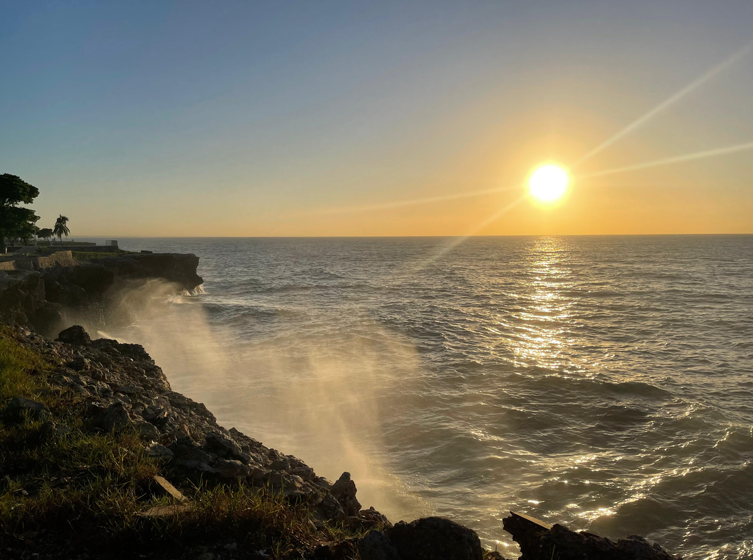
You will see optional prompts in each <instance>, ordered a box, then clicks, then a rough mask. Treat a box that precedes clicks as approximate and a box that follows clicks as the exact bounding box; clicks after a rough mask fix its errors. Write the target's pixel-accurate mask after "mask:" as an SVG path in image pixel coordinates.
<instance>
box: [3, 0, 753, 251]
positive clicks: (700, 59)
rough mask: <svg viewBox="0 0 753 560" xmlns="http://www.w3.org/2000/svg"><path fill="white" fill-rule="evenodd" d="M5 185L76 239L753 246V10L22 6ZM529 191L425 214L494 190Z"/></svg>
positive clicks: (513, 5)
mask: <svg viewBox="0 0 753 560" xmlns="http://www.w3.org/2000/svg"><path fill="white" fill-rule="evenodd" d="M0 9H1V10H0V13H2V18H0V173H12V174H15V175H20V176H21V177H22V178H23V179H24V180H26V181H28V182H30V183H32V184H33V185H35V186H37V187H38V188H39V189H40V191H41V193H42V194H41V195H40V197H39V198H38V199H37V202H36V203H35V204H34V208H36V209H37V211H38V213H39V214H40V215H41V216H42V220H41V221H40V223H39V225H40V226H42V227H52V225H53V222H54V219H55V217H57V215H58V214H59V213H63V214H65V215H67V216H68V217H69V218H70V222H69V225H70V228H71V231H72V234H73V236H74V237H76V236H81V237H83V236H87V235H89V236H108V237H116V236H129V235H130V236H133V235H137V236H138V235H142V236H285V235H292V236H308V235H317V236H319V235H323V236H328V235H338V236H339V235H343V236H350V235H463V234H466V233H469V232H471V231H475V232H476V233H479V234H487V235H494V234H612V233H751V232H753V150H742V151H739V152H736V153H730V154H725V155H718V156H716V157H709V158H703V159H697V160H691V161H686V162H681V163H675V164H669V165H663V166H657V167H652V168H647V169H642V170H634V171H626V172H623V173H615V174H611V175H604V176H599V177H596V176H594V177H591V178H587V179H578V176H582V175H587V174H593V173H596V172H599V171H603V170H611V169H615V168H621V167H626V166H631V165H634V164H640V163H644V162H650V161H653V160H660V159H663V158H671V157H674V156H682V155H685V154H690V153H695V152H702V151H706V150H713V149H717V148H724V147H727V146H733V145H738V144H744V143H749V142H753V93H752V92H753V54H748V55H747V56H741V57H739V59H738V60H736V61H735V62H734V63H732V64H728V65H727V66H726V67H724V68H723V69H722V70H721V71H719V72H718V73H716V74H715V75H714V76H712V77H711V78H710V79H708V80H707V81H705V82H704V83H703V84H701V85H700V86H698V87H697V88H695V89H693V90H692V91H691V92H689V93H688V94H687V95H685V96H684V97H682V99H680V100H679V101H678V102H677V103H674V104H672V105H671V106H669V107H668V108H666V110H663V111H661V112H659V113H657V114H656V115H655V116H654V117H653V118H651V119H648V121H647V122H645V123H644V124H643V126H640V127H637V128H636V129H635V130H633V131H632V132H631V133H630V134H628V135H626V136H624V137H623V138H621V139H619V140H618V141H617V142H615V143H614V144H612V145H610V146H609V147H608V148H606V149H604V150H603V151H601V152H599V153H598V154H596V155H595V156H593V157H592V158H590V159H589V160H588V161H586V162H584V163H583V164H582V165H581V166H580V167H578V168H577V170H574V171H573V172H572V174H573V175H574V176H575V177H576V178H575V180H574V181H573V183H572V188H571V190H570V193H569V196H568V197H567V198H566V199H565V200H564V201H562V202H561V203H560V204H558V205H555V206H553V207H551V208H542V207H540V206H538V205H535V204H532V203H530V202H529V201H524V202H522V203H520V204H518V205H516V206H514V207H513V208H512V209H510V210H509V211H508V212H506V213H502V214H501V215H500V216H499V218H498V219H496V220H493V221H491V222H490V223H488V225H487V226H485V227H482V228H481V229H477V228H478V226H479V225H480V224H483V223H485V222H487V221H488V219H489V217H490V216H492V215H494V214H497V213H499V210H500V209H502V208H505V207H506V206H507V205H509V204H510V203H512V202H514V201H516V200H517V199H518V198H519V197H520V196H521V195H522V194H523V184H524V182H525V179H526V177H527V175H528V174H529V173H530V171H531V169H532V168H534V167H535V166H536V165H537V164H539V163H541V162H546V161H556V162H559V163H560V164H562V165H564V166H569V165H570V164H571V163H573V162H574V161H577V160H578V159H579V158H581V157H582V156H583V155H584V154H586V153H588V152H589V151H590V150H592V149H593V148H594V147H596V146H597V145H599V144H601V143H602V142H604V141H605V140H607V139H608V138H610V137H611V136H613V135H614V134H616V133H617V132H618V131H620V130H621V129H623V128H624V127H626V126H628V125H630V124H631V123H633V122H634V121H635V120H636V119H638V118H640V117H641V116H642V115H644V114H645V113H647V112H648V111H650V110H651V109H653V108H654V107H656V106H657V105H659V104H660V103H662V102H663V101H665V100H667V99H668V98H670V97H671V96H672V95H674V94H676V93H677V92H679V91H680V90H682V89H683V88H685V87H686V86H688V84H691V83H692V82H693V81H694V80H697V79H698V78H699V77H701V76H702V75H704V74H705V73H706V72H708V71H709V70H711V69H712V68H714V67H716V66H717V65H719V64H721V63H723V62H724V61H725V60H727V59H728V58H729V57H730V56H731V55H733V54H734V53H736V52H738V51H739V50H740V49H741V48H744V47H745V46H746V45H749V44H750V43H751V41H753V2H751V1H750V0H739V1H732V0H722V1H718V2H710V1H708V0H676V1H670V0H666V1H661V2H657V1H656V0H645V1H644V0H631V1H630V2H626V1H624V0H619V1H609V0H598V1H596V0H594V1H586V0H569V1H563V0H551V1H543V0H542V1H535V2H534V1H530V2H528V1H526V2H524V1H517V0H516V1H512V0H510V1H501V0H497V1H472V0H469V1H462V2H461V1H453V2H443V1H439V0H432V1H427V2H407V1H397V2H389V1H384V0H381V1H379V2H366V1H350V2H332V1H316V2H313V1H310V0H306V1H302V2H294V1H285V2H271V1H270V2H251V1H247V0H244V1H238V2H233V1H227V0H218V1H212V2H207V1H197V2H193V1H188V0H181V1H175V2H169V1H166V0H165V1H162V0H160V1H155V0H147V1H140V2H139V1H117V2H114V1H113V2H108V1H102V0H97V1H92V2H77V1H73V0H66V1H55V2H52V1H49V2H46V1H43V0H35V1H31V2H23V1H4V0H0ZM503 187H510V190H502V191H498V192H492V193H487V194H485V195H479V196H469V197H466V198H451V199H447V200H435V201H425V202H423V203H421V204H407V205H402V206H396V205H394V203H397V202H401V201H409V200H414V199H424V198H427V199H432V198H440V197H444V196H447V197H451V196H455V195H459V194H464V193H466V194H467V193H471V192H475V191H480V190H490V189H497V188H503Z"/></svg>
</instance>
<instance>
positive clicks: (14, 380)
mask: <svg viewBox="0 0 753 560" xmlns="http://www.w3.org/2000/svg"><path fill="white" fill-rule="evenodd" d="M0 337H1V338H0V410H4V409H5V408H6V406H7V404H8V402H9V401H10V399H11V398H12V397H14V396H22V397H26V398H31V399H34V400H37V401H40V402H42V403H44V404H45V405H46V406H47V407H48V408H49V410H50V412H51V414H52V418H53V422H54V427H53V425H52V424H50V423H49V422H47V423H45V422H43V421H42V420H38V419H34V418H31V417H29V416H26V417H24V418H23V419H22V421H18V420H11V419H10V418H9V417H8V416H6V415H2V414H0V548H1V549H2V550H5V549H6V548H8V547H12V548H19V547H21V548H24V547H29V543H30V542H31V543H32V547H36V548H32V549H33V550H35V551H38V552H39V551H41V552H42V553H43V554H44V552H48V551H49V552H56V553H59V552H60V550H61V547H63V548H62V550H65V547H68V548H69V549H70V551H71V553H73V552H74V551H76V550H80V548H81V547H87V548H89V549H90V550H100V551H107V554H108V556H107V557H111V556H113V555H117V554H115V553H114V552H113V551H119V552H118V554H122V556H124V557H133V554H136V553H140V552H144V551H149V552H150V553H151V552H153V551H155V550H162V549H164V550H165V551H172V552H175V550H176V548H177V549H181V548H185V547H190V546H194V545H201V544H207V543H218V542H236V543H238V545H239V546H241V545H246V546H251V547H253V549H254V550H260V549H264V550H266V551H267V552H268V554H270V556H271V557H272V558H282V557H284V556H285V555H286V554H288V553H290V552H291V551H299V550H304V549H310V548H312V547H314V546H315V545H316V544H317V543H319V542H322V541H339V540H343V539H345V538H350V537H353V536H359V535H360V534H362V532H358V531H352V530H350V529H346V528H344V527H343V526H338V525H324V526H323V525H321V524H318V525H315V524H314V523H313V517H312V513H311V511H310V509H309V508H308V506H306V505H305V504H291V503H289V502H288V501H287V500H286V499H285V498H284V497H283V496H282V495H280V494H275V493H273V492H271V491H269V490H265V489H258V488H250V487H246V486H244V485H243V484H217V483H210V482H206V481H205V482H202V483H200V484H199V485H198V486H193V485H189V483H183V484H181V480H182V479H181V478H180V475H179V473H177V472H175V471H173V470H171V468H170V466H169V465H168V464H167V463H165V462H164V461H160V460H156V459H152V458H150V457H148V456H147V455H146V453H145V450H144V446H143V443H142V442H141V441H140V440H139V438H138V436H137V434H136V433H135V432H127V431H126V432H121V433H102V432H97V431H94V430H92V429H90V428H89V427H88V426H87V424H86V422H85V419H84V413H85V410H86V403H85V402H84V401H83V400H82V398H81V397H80V396H78V395H75V394H73V393H70V392H67V391H60V390H56V389H54V388H53V387H52V386H50V385H49V383H48V382H47V374H48V372H49V371H50V370H51V365H50V364H48V363H47V362H46V361H45V360H44V359H43V358H42V357H41V356H40V355H38V354H36V353H35V352H32V351H30V350H28V349H26V348H24V347H22V346H21V345H20V344H19V343H18V342H17V341H16V340H15V339H14V334H13V331H12V330H11V329H9V328H7V327H0ZM157 474H160V475H162V476H164V477H165V478H167V479H168V480H170V481H171V482H173V484H176V485H178V486H179V487H181V490H182V491H183V493H184V494H185V495H186V496H187V497H188V498H189V503H190V507H189V508H188V509H187V511H185V512H183V513H180V514H175V515H168V516H164V517H144V516H143V515H140V513H143V512H144V511H146V510H148V509H149V508H152V507H155V506H166V505H169V504H171V503H172V502H171V500H172V498H169V497H165V496H163V495H162V494H160V493H158V492H157V487H156V484H155V483H154V481H153V477H154V476H155V475H157ZM42 534H44V537H43V538H42V539H37V537H39V536H40V535H42ZM40 547H41V548H40ZM45 547H46V548H45Z"/></svg>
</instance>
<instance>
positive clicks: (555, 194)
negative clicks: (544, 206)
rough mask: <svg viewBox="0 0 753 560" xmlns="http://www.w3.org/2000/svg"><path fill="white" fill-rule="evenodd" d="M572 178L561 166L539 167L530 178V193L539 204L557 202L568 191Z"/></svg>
mask: <svg viewBox="0 0 753 560" xmlns="http://www.w3.org/2000/svg"><path fill="white" fill-rule="evenodd" d="M569 183H570V177H569V176H568V174H567V171H565V169H563V168H562V167H560V166H559V165H554V164H547V165H541V166H539V167H537V168H536V169H535V170H534V171H533V173H531V176H530V177H529V178H528V192H529V193H530V194H531V196H533V198H535V199H536V200H538V201H539V202H555V201H556V200H559V199H560V198H562V197H563V196H564V194H565V192H566V191H567V185H568V184H569Z"/></svg>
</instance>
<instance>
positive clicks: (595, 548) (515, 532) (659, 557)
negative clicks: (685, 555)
mask: <svg viewBox="0 0 753 560" xmlns="http://www.w3.org/2000/svg"><path fill="white" fill-rule="evenodd" d="M510 513H511V515H510V517H506V518H505V519H503V521H502V522H503V524H504V528H505V530H506V531H507V532H508V533H510V534H511V535H512V538H513V540H514V541H516V542H517V543H518V544H519V545H520V550H521V552H522V556H521V560H550V558H551V557H552V554H556V557H557V558H558V559H559V560H582V559H584V558H587V559H588V560H682V559H681V558H680V557H679V556H672V555H671V554H669V553H668V552H667V551H666V550H664V549H663V548H661V547H660V546H658V545H653V546H652V545H650V544H649V543H648V542H647V541H646V540H645V539H643V538H642V537H636V536H631V537H628V538H627V539H621V540H619V541H618V542H617V543H615V542H613V541H611V540H609V539H607V538H604V537H600V536H598V535H594V534H591V533H586V532H577V533H576V532H575V531H571V530H570V529H568V528H567V527H563V526H562V525H549V524H547V523H544V522H543V521H541V520H539V519H536V518H534V517H530V516H527V515H524V514H522V513H516V512H510Z"/></svg>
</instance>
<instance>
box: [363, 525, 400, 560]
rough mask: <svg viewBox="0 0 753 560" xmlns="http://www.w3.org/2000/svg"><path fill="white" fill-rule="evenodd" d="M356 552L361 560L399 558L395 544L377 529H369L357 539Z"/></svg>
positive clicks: (394, 559)
mask: <svg viewBox="0 0 753 560" xmlns="http://www.w3.org/2000/svg"><path fill="white" fill-rule="evenodd" d="M358 554H359V555H360V556H361V560H400V555H399V554H398V552H397V549H396V548H395V545H394V544H392V541H390V539H389V538H388V537H387V535H385V534H384V533H381V532H379V531H369V533H368V534H367V535H366V536H365V537H363V538H362V539H360V540H359V541H358Z"/></svg>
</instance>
